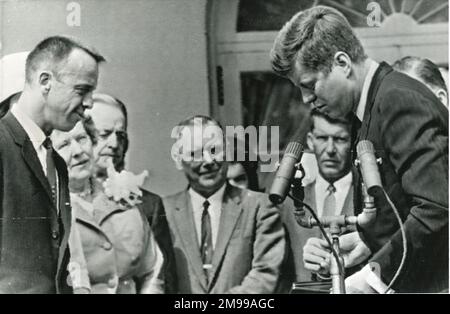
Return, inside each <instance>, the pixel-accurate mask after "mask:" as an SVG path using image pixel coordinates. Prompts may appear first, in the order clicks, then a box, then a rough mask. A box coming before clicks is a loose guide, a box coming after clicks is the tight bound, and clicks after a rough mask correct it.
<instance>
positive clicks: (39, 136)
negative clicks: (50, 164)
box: [11, 105, 47, 175]
mask: <svg viewBox="0 0 450 314" xmlns="http://www.w3.org/2000/svg"><path fill="white" fill-rule="evenodd" d="M11 113H12V114H13V115H14V117H15V118H16V119H17V121H18V122H19V124H20V125H21V126H22V128H23V129H24V130H25V133H27V135H28V137H29V138H30V141H31V143H32V144H33V147H34V150H35V151H36V153H37V156H38V158H39V162H40V163H41V166H42V170H44V173H45V175H47V159H46V158H47V150H46V149H45V147H44V145H42V144H43V143H44V141H45V139H46V136H45V133H44V131H42V130H41V128H40V127H39V126H38V125H37V124H36V123H35V122H34V121H33V120H31V118H30V117H29V116H28V115H27V113H25V112H24V111H23V110H21V108H20V106H18V105H15V106H13V108H12V109H11Z"/></svg>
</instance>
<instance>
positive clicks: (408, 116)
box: [372, 89, 448, 288]
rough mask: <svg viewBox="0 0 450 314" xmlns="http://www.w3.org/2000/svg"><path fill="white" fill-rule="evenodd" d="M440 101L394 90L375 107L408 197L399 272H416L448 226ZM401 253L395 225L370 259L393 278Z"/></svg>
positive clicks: (445, 133) (445, 151)
mask: <svg viewBox="0 0 450 314" xmlns="http://www.w3.org/2000/svg"><path fill="white" fill-rule="evenodd" d="M440 106H441V104H440V103H438V102H437V101H434V99H430V96H429V95H424V94H422V93H420V92H416V91H410V92H408V93H405V91H404V90H400V91H399V90H395V89H392V90H391V91H388V92H387V93H386V94H385V96H384V97H383V98H382V99H380V105H379V106H378V110H379V112H378V114H380V116H381V117H382V118H383V120H382V122H381V125H380V132H381V139H382V141H383V145H384V149H385V152H386V154H387V156H388V158H389V160H390V162H391V163H392V165H393V166H394V168H395V172H396V173H397V175H398V177H399V178H400V180H401V186H402V189H403V191H404V192H405V194H406V195H407V197H408V199H409V200H410V201H409V206H410V208H409V211H408V210H407V211H405V212H406V213H408V214H407V216H406V217H402V218H404V223H403V226H404V229H405V232H406V238H407V243H408V253H407V258H406V262H405V266H404V269H403V270H402V272H401V276H414V273H416V272H420V271H421V265H424V264H423V263H424V261H426V260H427V258H429V257H428V254H427V250H430V248H433V246H435V245H436V243H437V242H439V241H441V242H442V236H443V233H446V232H447V230H448V111H447V110H446V109H445V108H444V107H443V106H442V107H440ZM387 193H388V194H389V190H388V191H387ZM396 206H399V204H396ZM444 236H445V237H447V236H448V235H447V234H445V235H444ZM402 253H403V247H402V235H401V232H400V230H398V231H397V232H396V233H395V234H394V235H393V236H392V237H391V238H390V240H389V241H388V242H387V243H386V244H385V245H384V246H383V247H382V248H381V249H380V250H379V251H378V252H376V253H375V254H374V256H373V258H372V261H373V262H376V263H378V265H379V266H380V271H381V276H382V279H383V281H384V282H385V283H389V282H390V281H391V280H392V278H393V276H394V274H395V272H396V271H397V268H398V266H399V264H400V262H401V259H402ZM422 267H423V266H422ZM401 278H402V277H400V278H399V279H401ZM400 281H401V280H400ZM394 288H395V285H394Z"/></svg>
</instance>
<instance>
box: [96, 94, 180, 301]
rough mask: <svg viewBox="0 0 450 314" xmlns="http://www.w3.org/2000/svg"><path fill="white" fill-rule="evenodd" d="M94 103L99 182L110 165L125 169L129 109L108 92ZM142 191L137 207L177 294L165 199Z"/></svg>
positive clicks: (167, 285)
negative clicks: (159, 250) (154, 241)
mask: <svg viewBox="0 0 450 314" xmlns="http://www.w3.org/2000/svg"><path fill="white" fill-rule="evenodd" d="M93 102H94V104H95V106H94V108H92V109H91V110H89V112H88V114H89V115H90V116H91V117H92V120H93V121H94V125H95V128H96V131H97V138H98V140H97V144H96V145H95V146H94V159H95V166H96V176H97V178H98V179H99V180H100V181H104V180H105V179H106V178H107V168H108V166H109V165H110V164H112V165H114V168H115V170H116V171H118V172H120V171H122V170H124V169H125V155H126V153H127V151H128V146H129V139H128V133H127V128H128V112H127V108H126V106H125V104H124V103H123V102H122V101H121V100H120V99H118V98H116V97H113V96H111V95H108V94H100V93H96V94H94V96H93ZM141 190H142V203H141V204H139V205H138V206H139V207H140V208H141V209H142V211H143V212H144V214H145V215H146V217H147V219H148V222H149V224H150V227H151V230H152V232H153V234H154V236H155V240H156V242H157V243H158V246H159V247H160V249H161V251H162V253H163V257H164V265H163V269H164V271H163V272H162V273H161V275H162V276H163V277H164V278H160V279H161V280H163V281H164V291H165V293H174V291H175V289H176V288H175V283H176V279H175V266H174V264H175V261H174V257H173V254H172V253H173V251H172V240H171V238H170V233H169V227H168V225H167V219H166V215H165V212H164V206H163V202H162V199H161V197H159V196H158V195H156V194H154V193H152V192H150V191H147V190H145V189H141Z"/></svg>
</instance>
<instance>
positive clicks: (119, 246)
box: [71, 196, 163, 294]
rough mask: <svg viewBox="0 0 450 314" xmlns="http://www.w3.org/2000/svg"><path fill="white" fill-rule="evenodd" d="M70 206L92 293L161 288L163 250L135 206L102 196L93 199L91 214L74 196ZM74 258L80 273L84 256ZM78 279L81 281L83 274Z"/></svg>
mask: <svg viewBox="0 0 450 314" xmlns="http://www.w3.org/2000/svg"><path fill="white" fill-rule="evenodd" d="M72 207H73V211H74V215H75V216H76V222H77V223H76V228H77V229H78V230H77V231H78V234H79V237H80V238H81V243H82V247H83V252H84V259H85V263H86V265H87V273H88V275H89V282H90V289H91V293H118V294H124V293H137V292H141V293H162V292H163V282H162V281H161V280H160V279H158V278H157V277H158V275H160V272H161V268H162V263H163V260H162V253H161V251H160V249H159V247H158V245H157V244H156V241H155V239H154V236H153V234H152V232H151V230H150V227H149V225H148V222H147V219H146V217H145V216H144V215H143V213H142V212H141V211H140V210H139V209H138V208H132V209H127V208H124V207H123V206H121V205H118V204H116V203H114V202H113V201H109V200H107V199H106V197H105V196H102V197H100V198H97V199H96V200H95V201H94V212H93V215H92V214H90V213H88V212H87V211H86V209H85V208H83V206H81V205H80V203H79V202H77V201H76V199H73V200H72ZM73 235H74V236H75V235H76V233H74V234H73ZM75 240H76V239H75ZM71 243H72V244H73V243H74V237H72V239H71ZM77 258H78V261H77V262H78V263H80V266H81V272H80V276H83V269H82V268H83V260H82V257H80V256H78V257H77ZM80 258H81V259H80ZM72 261H73V260H72ZM75 270H76V269H75ZM73 277H74V275H73V274H72V278H73ZM80 281H81V282H84V281H83V278H79V279H78V282H80ZM140 286H145V289H144V290H142V289H140Z"/></svg>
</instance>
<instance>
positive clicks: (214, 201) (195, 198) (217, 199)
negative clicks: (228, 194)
mask: <svg viewBox="0 0 450 314" xmlns="http://www.w3.org/2000/svg"><path fill="white" fill-rule="evenodd" d="M226 186H227V185H226V184H224V185H222V187H221V188H220V189H218V190H217V191H216V192H215V193H214V194H213V195H211V196H210V197H208V198H205V197H204V196H202V195H200V194H199V193H197V192H196V191H195V190H194V189H193V188H192V187H191V188H189V190H188V191H189V195H190V196H191V200H192V203H193V204H203V203H204V202H205V201H206V200H208V202H209V204H210V206H211V205H213V206H215V205H219V208H220V207H221V205H222V201H223V195H224V194H225V188H226Z"/></svg>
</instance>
